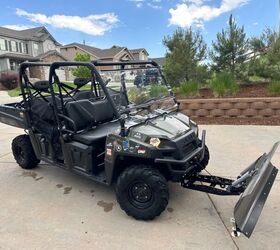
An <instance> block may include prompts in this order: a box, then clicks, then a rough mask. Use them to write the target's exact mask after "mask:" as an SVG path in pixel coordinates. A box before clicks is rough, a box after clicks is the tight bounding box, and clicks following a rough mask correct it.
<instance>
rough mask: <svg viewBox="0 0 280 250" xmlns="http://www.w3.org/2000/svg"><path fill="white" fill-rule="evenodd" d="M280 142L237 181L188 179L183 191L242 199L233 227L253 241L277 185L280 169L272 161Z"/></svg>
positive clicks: (237, 204)
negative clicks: (270, 193) (272, 189)
mask: <svg viewBox="0 0 280 250" xmlns="http://www.w3.org/2000/svg"><path fill="white" fill-rule="evenodd" d="M279 144H280V142H277V143H275V144H274V146H273V147H272V149H271V151H270V152H269V153H265V154H263V155H262V156H260V157H259V158H258V159H257V160H256V161H255V162H254V163H252V164H251V165H250V166H249V167H248V168H246V169H245V170H243V171H242V172H241V173H240V175H239V176H238V177H237V179H236V180H232V179H227V178H223V177H219V176H212V175H201V174H194V175H190V176H185V177H184V179H183V180H182V182H181V185H182V187H184V188H188V189H192V190H197V191H201V192H205V193H210V194H215V195H240V194H241V197H240V199H239V200H238V202H237V203H236V205H235V207H234V223H235V228H236V231H237V232H241V233H243V234H244V235H245V236H246V237H248V238H249V237H250V236H251V234H252V232H253V230H254V228H255V226H256V223H257V221H258V218H259V216H260V214H261V211H262V209H263V206H264V204H265V202H266V199H267V197H268V195H269V192H270V190H271V187H272V185H273V183H274V181H275V178H276V175H277V172H278V169H277V168H276V167H275V166H273V165H272V163H271V159H272V157H273V155H274V153H275V151H276V149H277V148H278V146H279Z"/></svg>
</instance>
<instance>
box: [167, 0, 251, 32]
mask: <svg viewBox="0 0 280 250" xmlns="http://www.w3.org/2000/svg"><path fill="white" fill-rule="evenodd" d="M249 1H250V0H222V1H221V4H220V6H219V7H214V6H210V5H207V3H206V2H209V0H183V3H180V4H177V5H176V7H175V8H174V9H173V8H171V9H170V10H169V13H170V15H171V17H170V18H169V25H177V26H180V27H182V28H186V27H190V26H191V25H195V26H196V27H203V25H204V22H207V21H210V20H212V19H214V18H216V17H218V16H220V15H221V14H223V13H226V12H229V11H232V10H233V9H236V8H238V7H240V6H243V5H245V4H247V3H248V2H249Z"/></svg>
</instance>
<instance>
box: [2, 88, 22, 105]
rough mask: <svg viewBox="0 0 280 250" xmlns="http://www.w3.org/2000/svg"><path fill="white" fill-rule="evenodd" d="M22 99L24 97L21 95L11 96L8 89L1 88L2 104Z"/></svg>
mask: <svg viewBox="0 0 280 250" xmlns="http://www.w3.org/2000/svg"><path fill="white" fill-rule="evenodd" d="M21 100H22V98H21V97H20V96H18V97H10V96H9V95H8V92H7V91H5V90H0V104H5V103H13V102H19V101H21Z"/></svg>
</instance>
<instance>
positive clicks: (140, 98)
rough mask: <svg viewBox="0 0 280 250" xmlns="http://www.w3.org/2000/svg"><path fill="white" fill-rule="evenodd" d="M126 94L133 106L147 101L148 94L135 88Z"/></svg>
mask: <svg viewBox="0 0 280 250" xmlns="http://www.w3.org/2000/svg"><path fill="white" fill-rule="evenodd" d="M127 94H128V99H129V101H131V102H133V103H135V104H140V103H143V102H145V101H147V100H148V99H149V96H148V93H147V92H146V91H145V90H144V89H141V88H137V87H134V88H131V89H129V91H128V93H127Z"/></svg>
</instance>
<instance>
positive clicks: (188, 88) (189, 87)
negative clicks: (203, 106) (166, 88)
mask: <svg viewBox="0 0 280 250" xmlns="http://www.w3.org/2000/svg"><path fill="white" fill-rule="evenodd" d="M174 92H175V93H176V94H181V95H185V96H197V95H198V93H199V84H198V83H197V82H193V81H191V82H184V83H181V85H180V87H178V88H176V89H174Z"/></svg>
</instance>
